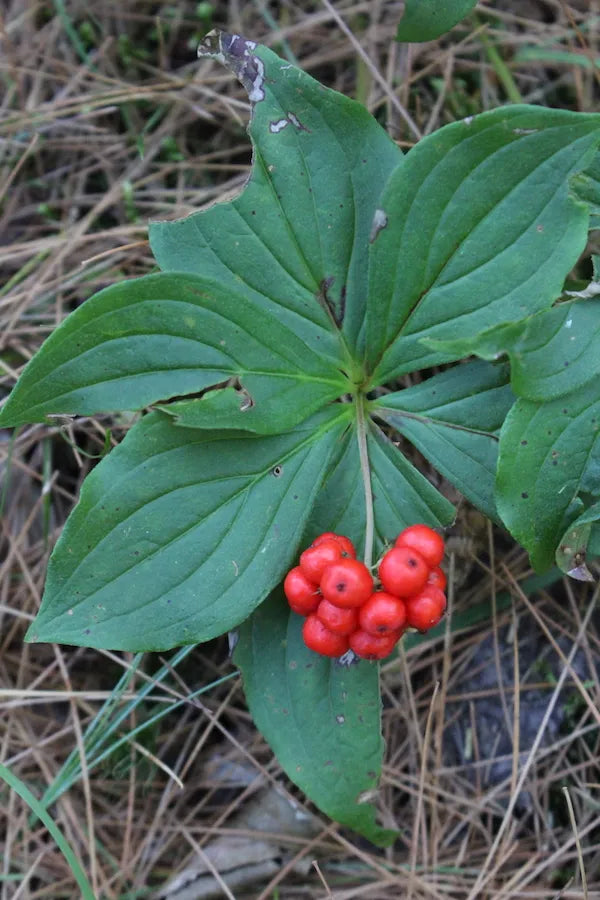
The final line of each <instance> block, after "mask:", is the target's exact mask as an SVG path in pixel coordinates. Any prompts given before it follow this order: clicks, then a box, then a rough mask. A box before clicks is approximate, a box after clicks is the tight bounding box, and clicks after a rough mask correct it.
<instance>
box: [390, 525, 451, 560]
mask: <svg viewBox="0 0 600 900" xmlns="http://www.w3.org/2000/svg"><path fill="white" fill-rule="evenodd" d="M394 546H395V547H410V548H411V550H416V551H417V552H418V553H420V554H421V556H422V557H423V559H424V560H425V562H426V563H427V565H428V566H429V568H430V569H433V568H435V567H436V566H439V564H440V563H441V561H442V559H443V558H444V538H443V537H442V536H441V535H439V534H438V533H437V531H434V530H433V528H429V526H428V525H411V526H410V527H409V528H405V529H404V531H402V532H400V534H399V535H398V537H397V538H396V541H395V544H394Z"/></svg>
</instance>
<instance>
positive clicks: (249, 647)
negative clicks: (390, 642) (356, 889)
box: [234, 591, 397, 846]
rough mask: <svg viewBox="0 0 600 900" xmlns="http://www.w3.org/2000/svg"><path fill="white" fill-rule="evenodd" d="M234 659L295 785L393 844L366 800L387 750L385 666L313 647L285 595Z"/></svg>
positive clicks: (256, 620)
mask: <svg viewBox="0 0 600 900" xmlns="http://www.w3.org/2000/svg"><path fill="white" fill-rule="evenodd" d="M267 648H268V650H267ZM234 662H235V663H236V664H237V665H238V666H239V667H240V669H241V671H242V676H243V680H244V689H245V692H246V699H247V701H248V706H249V707H250V712H251V713H252V717H253V719H254V721H255V723H256V725H257V726H258V728H259V729H260V731H261V732H262V733H263V735H264V736H265V738H266V739H267V740H268V742H269V744H270V745H271V747H272V748H273V750H274V752H275V754H276V756H277V758H278V760H279V762H280V764H281V766H282V768H283V769H284V771H285V772H286V773H287V774H288V775H289V777H290V778H291V779H292V781H294V782H295V783H296V784H297V785H298V786H299V787H300V788H302V790H303V791H305V793H306V794H308V796H309V797H311V798H312V800H313V801H314V802H315V803H316V804H317V806H318V807H319V809H321V810H322V811H323V812H324V813H326V814H327V815H328V816H330V817H331V818H332V819H335V820H336V821H337V822H340V823H341V824H342V825H347V826H348V827H349V828H352V829H353V830H354V831H357V832H359V833H360V834H363V835H364V836H365V837H367V838H368V839H369V840H370V841H372V842H373V843H375V844H379V845H381V846H387V845H389V844H391V843H392V841H393V840H394V839H395V838H396V837H397V834H396V832H394V831H389V830H387V829H384V828H381V827H379V826H378V825H376V823H375V810H374V808H373V806H372V805H371V804H370V803H368V802H367V801H366V798H365V799H363V797H362V795H363V794H365V793H368V792H371V791H373V789H374V788H375V787H376V785H377V780H378V777H379V774H380V772H381V761H382V756H383V749H384V745H383V740H382V737H381V700H380V696H379V677H378V667H377V665H373V664H371V663H367V662H364V661H362V662H359V663H358V664H357V665H352V666H349V667H345V666H341V665H340V664H339V663H338V662H337V661H333V660H329V659H326V658H325V657H323V656H319V655H318V654H316V653H313V652H312V651H311V650H309V649H308V648H307V647H306V646H305V645H304V643H303V641H302V619H301V617H300V616H297V615H296V614H295V613H291V612H290V610H289V607H288V605H287V603H286V601H285V598H284V597H283V595H282V594H281V593H280V592H279V591H276V592H274V593H273V594H272V596H271V597H270V598H269V599H268V600H267V601H266V602H265V603H263V604H262V606H261V607H260V608H259V609H258V610H256V612H255V613H254V615H253V616H252V617H251V618H250V619H248V621H247V622H245V623H244V625H243V626H242V628H241V629H240V634H239V641H238V644H237V647H236V650H235V655H234Z"/></svg>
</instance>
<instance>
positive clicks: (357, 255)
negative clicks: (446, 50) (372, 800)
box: [0, 4, 600, 843]
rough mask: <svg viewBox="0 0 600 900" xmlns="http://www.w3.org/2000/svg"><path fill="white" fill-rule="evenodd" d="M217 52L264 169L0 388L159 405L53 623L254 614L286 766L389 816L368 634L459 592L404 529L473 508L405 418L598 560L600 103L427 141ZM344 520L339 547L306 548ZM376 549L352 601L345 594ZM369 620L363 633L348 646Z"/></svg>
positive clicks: (494, 502) (519, 511) (66, 561)
mask: <svg viewBox="0 0 600 900" xmlns="http://www.w3.org/2000/svg"><path fill="white" fill-rule="evenodd" d="M467 5H468V4H467ZM201 52H202V53H203V54H205V55H208V56H212V57H214V58H216V59H218V60H220V61H221V62H222V63H223V64H224V65H226V66H228V67H229V68H230V69H231V70H232V71H233V72H235V74H236V75H237V77H238V78H239V79H240V80H241V82H242V83H243V84H244V86H245V88H246V89H247V91H248V95H249V98H250V101H251V104H252V108H253V111H252V121H251V125H250V135H251V138H252V143H253V148H254V157H253V165H252V174H251V177H250V180H249V182H248V184H247V185H246V187H245V188H244V190H243V191H242V192H241V193H240V195H239V196H238V197H236V198H235V199H234V200H232V201H231V202H227V203H222V204H217V205H215V206H213V207H211V208H210V209H207V210H205V211H202V212H198V213H196V214H194V215H191V216H189V217H187V218H185V219H183V220H181V221H176V222H156V223H154V224H152V225H151V226H150V243H151V247H152V251H153V253H154V256H155V258H156V261H157V263H158V266H159V268H160V272H157V273H156V274H153V275H149V276H147V277H144V278H138V279H132V280H130V281H125V282H123V283H121V284H117V285H114V286H112V287H108V288H106V289H105V290H103V291H101V292H100V293H98V294H97V295H95V296H94V297H92V298H91V299H90V300H88V301H86V302H85V303H84V304H83V305H82V306H81V307H79V308H78V309H77V310H76V311H75V312H73V313H72V314H71V315H70V316H69V317H68V318H67V319H66V321H65V322H64V323H63V324H62V325H61V326H60V327H59V328H57V330H56V331H55V332H54V333H53V334H52V335H51V336H50V337H49V338H48V340H47V341H46V342H45V344H44V345H43V347H42V348H41V350H40V351H39V353H38V354H37V355H36V356H35V357H34V358H33V359H32V360H31V362H30V363H29V364H28V365H27V366H26V368H25V370H24V371H23V374H22V375H21V377H20V379H19V381H18V383H17V384H16V386H15V388H14V390H13V392H12V394H11V396H10V397H9V398H8V400H7V402H6V404H5V405H4V407H3V409H2V412H1V413H0V425H2V426H19V425H22V424H24V423H30V422H39V423H45V422H48V421H50V418H49V417H52V416H56V415H64V414H67V415H92V414H96V413H102V412H108V411H111V410H118V409H121V410H123V409H125V410H139V411H141V414H140V416H139V418H138V420H137V421H136V423H135V425H134V426H133V427H132V428H131V429H130V431H129V432H128V434H127V436H126V437H125V439H124V440H123V442H122V443H121V444H120V445H119V446H118V447H117V448H116V449H114V450H113V451H112V452H111V453H110V454H109V455H108V456H107V457H106V458H104V459H103V460H102V462H101V463H100V464H99V465H97V466H96V468H95V469H94V470H93V471H92V473H91V474H90V475H89V476H88V478H87V480H86V482H85V484H84V485H83V488H82V491H81V496H80V499H79V503H78V505H77V506H76V508H75V509H74V511H73V512H72V514H71V516H70V517H69V519H68V521H67V523H66V525H65V528H64V531H63V533H62V535H61V537H60V539H59V541H58V543H57V545H56V547H55V549H54V552H53V554H52V558H51V560H50V563H49V566H48V575H47V582H46V589H45V593H44V597H43V601H42V605H41V608H40V611H39V614H38V616H37V618H36V620H35V621H34V622H33V624H32V625H31V627H30V630H29V632H28V635H27V639H28V640H30V641H60V642H63V643H69V644H78V645H87V646H90V647H106V648H111V649H115V650H119V649H120V650H165V649H167V648H170V647H174V646H176V645H180V644H186V643H193V642H197V641H206V640H209V639H210V638H212V637H214V636H215V635H219V634H222V633H223V632H225V631H227V630H230V629H239V640H238V643H237V647H236V650H235V656H234V660H235V663H236V664H237V665H238V666H239V668H240V670H241V672H242V674H243V679H244V686H245V690H246V695H247V699H248V703H249V705H250V709H251V711H252V714H253V716H254V718H255V721H256V723H257V725H258V727H259V728H260V729H261V730H262V732H263V733H264V735H265V736H266V738H267V739H268V740H269V742H270V743H271V745H272V747H273V749H274V750H275V752H276V754H277V756H278V757H279V760H280V762H281V764H282V766H283V768H284V769H285V771H286V772H287V773H288V774H289V776H290V777H291V778H292V779H293V780H294V781H295V782H296V783H297V784H298V785H300V786H301V787H302V788H303V790H304V791H305V792H306V793H307V794H308V795H309V796H310V797H312V798H313V799H314V801H315V802H316V803H317V804H318V805H319V806H320V808H321V809H322V810H324V811H325V812H326V813H327V814H328V815H330V816H331V817H333V818H335V819H337V820H338V821H340V822H341V823H344V824H346V825H348V826H350V827H352V828H354V829H355V830H356V831H358V832H361V833H362V834H364V835H366V836H367V837H368V838H370V839H371V840H372V841H374V842H379V843H385V842H386V841H389V840H391V839H392V838H393V833H391V832H388V831H386V830H384V829H381V828H380V827H379V826H378V825H377V824H376V821H375V811H374V808H373V806H372V805H370V804H369V803H368V802H359V798H361V797H362V796H363V795H366V792H369V791H372V789H373V788H374V787H375V785H376V783H377V778H378V773H379V772H380V769H381V759H382V753H383V742H382V738H381V734H380V699H379V685H378V667H377V664H376V663H373V662H371V661H369V660H370V659H372V658H373V657H375V658H380V657H381V656H385V655H386V653H384V650H385V649H386V648H387V647H388V645H389V642H390V641H391V642H392V644H391V645H390V649H391V646H393V643H394V642H395V641H396V640H397V639H398V637H399V634H400V632H401V631H402V629H404V628H405V627H408V626H410V625H411V623H412V627H417V628H426V627H429V626H430V625H431V623H432V622H433V621H434V620H436V619H439V617H440V616H441V614H442V612H443V609H442V606H443V605H444V602H445V601H444V600H443V599H442V598H443V589H444V586H445V576H444V574H443V571H441V570H440V568H439V544H440V542H439V539H438V541H437V546H438V550H437V551H436V549H435V546H433V545H435V544H436V539H434V540H433V544H432V543H431V541H430V543H429V544H427V542H425V544H423V543H421V544H417V545H416V546H415V545H414V543H411V542H410V541H409V542H408V543H407V542H406V541H403V540H400V542H399V545H398V546H397V547H395V548H394V549H393V550H392V549H391V548H392V545H393V542H394V541H395V539H396V538H397V536H398V535H399V534H401V533H402V532H404V531H405V529H407V528H408V527H409V526H412V525H414V524H419V526H423V525H424V526H427V528H428V529H433V530H434V531H437V533H438V535H439V534H440V533H441V530H442V529H443V527H444V526H446V525H448V524H449V523H450V522H452V520H453V518H454V508H453V506H452V505H451V504H450V503H449V502H448V500H446V499H445V498H444V497H443V496H442V495H441V494H440V493H439V492H438V491H437V490H436V489H435V488H434V487H433V486H432V484H431V483H430V482H429V481H428V480H427V479H426V478H425V477H424V476H423V475H422V474H421V473H420V472H419V471H417V469H415V468H414V467H413V465H412V464H411V462H410V461H409V460H408V459H407V458H406V456H404V455H403V454H402V452H401V451H400V449H399V448H398V446H397V444H396V443H395V442H394V438H398V436H402V437H403V438H404V439H406V440H408V441H409V442H411V443H412V444H413V445H414V446H415V447H417V448H418V450H419V451H421V453H422V454H423V455H424V456H425V457H426V458H427V459H428V460H429V461H430V462H431V463H432V464H433V465H434V466H435V467H436V468H437V469H438V471H439V472H440V473H441V474H442V475H443V476H444V477H445V478H446V479H447V480H448V481H449V482H451V483H453V484H454V485H455V487H456V488H458V490H459V491H461V492H462V494H463V495H464V496H465V497H466V498H467V499H468V500H469V501H470V502H471V503H473V504H474V505H475V506H476V507H478V508H479V509H480V510H482V511H483V512H484V513H485V514H486V515H487V516H489V517H490V518H491V519H492V520H494V521H495V522H498V523H501V524H504V525H505V526H506V527H507V528H508V529H509V531H510V532H511V533H512V534H513V535H514V536H515V537H516V538H517V540H519V541H520V542H521V543H522V544H523V546H524V547H525V548H526V549H527V550H528V551H529V553H530V555H531V559H532V563H533V565H534V566H535V567H536V568H538V569H543V568H544V567H548V566H550V565H551V564H552V563H553V562H554V561H555V560H556V561H557V562H558V564H559V565H560V566H562V568H563V569H564V570H565V571H569V572H572V573H573V574H575V575H576V576H578V577H582V578H585V577H589V573H588V569H587V567H586V554H587V555H588V556H589V555H590V553H593V552H595V550H596V549H597V548H598V544H599V542H598V540H597V534H598V525H597V522H598V517H599V514H600V499H599V497H600V478H599V472H600V444H599V442H598V428H599V425H600V378H599V374H600V352H599V351H598V346H599V340H598V337H599V334H600V300H599V299H598V298H597V297H596V296H595V294H596V293H597V290H596V289H597V281H598V280H599V279H598V260H597V259H596V260H594V266H595V268H594V278H593V280H592V284H591V285H590V286H587V287H586V285H585V284H584V285H581V284H579V285H573V286H572V287H574V288H577V290H573V291H572V293H571V294H565V293H564V287H565V279H566V278H567V276H568V275H569V273H570V271H571V269H572V268H573V267H574V266H575V264H576V263H577V262H578V259H579V257H580V255H581V254H582V252H583V250H584V248H585V247H586V241H587V235H588V227H589V225H590V211H591V212H592V220H591V221H592V225H594V226H595V225H598V224H599V222H600V220H599V219H598V214H599V213H600V188H599V186H600V177H599V172H600V167H599V164H598V156H597V148H598V144H599V142H600V116H596V115H583V114H577V113H571V112H566V111H555V110H550V109H543V108H536V107H530V106H509V107H506V108H502V109H498V110H495V111H492V112H487V113H484V114H482V115H480V116H476V117H474V118H469V119H466V120H464V121H460V122H456V123H453V124H451V125H447V126H445V127H444V128H441V129H440V130H439V131H438V132H436V133H434V134H432V135H430V136H429V137H427V138H425V139H424V140H422V141H420V142H419V143H418V144H417V145H416V146H415V147H414V148H413V149H412V150H410V152H408V153H407V154H406V155H403V154H402V153H401V152H400V150H399V149H398V147H397V146H396V144H395V143H394V142H393V141H392V140H391V139H390V138H389V137H388V135H387V134H386V133H385V131H384V130H383V129H382V128H381V127H380V126H379V124H378V123H377V122H376V121H375V120H374V119H373V118H372V117H371V116H370V115H369V114H368V113H367V111H366V110H365V109H364V108H363V107H362V106H360V105H359V104H357V103H355V102H353V101H352V100H350V99H348V98H346V97H343V96H341V95H339V94H337V93H335V92H333V91H330V90H327V89H325V88H324V87H322V86H321V85H320V84H318V83H317V82H316V81H314V80H313V79H312V78H310V77H309V76H308V75H306V74H305V73H303V72H302V71H300V70H298V69H297V68H295V67H294V66H292V65H290V64H289V63H287V62H284V61H283V60H281V59H280V58H279V57H277V56H276V55H275V54H274V53H272V52H271V51H270V50H268V49H266V48H265V47H261V46H257V45H255V44H254V43H253V42H251V41H248V40H245V39H244V38H242V37H240V36H239V35H227V34H218V33H215V34H212V35H211V36H209V37H208V38H207V39H206V41H205V44H204V45H203V47H202V51H201ZM506 354H507V355H508V356H506ZM475 357H480V358H475ZM414 372H419V373H420V375H419V377H417V378H413V379H412V381H411V382H410V384H411V386H408V387H406V386H404V387H401V385H406V383H407V381H406V377H405V376H408V375H410V373H414ZM401 379H402V381H401ZM324 532H329V534H327V535H326V536H325V537H324V541H323V546H325V544H326V542H327V541H329V543H328V544H327V548H328V549H327V550H326V551H325V550H324V551H322V554H318V553H311V554H308V557H306V556H304V557H300V554H301V553H302V552H303V551H305V550H307V549H308V548H309V546H310V545H311V543H312V542H313V541H314V539H315V538H316V537H317V536H318V535H321V536H323V533H324ZM428 533H429V532H425V533H423V532H421V539H422V538H423V536H424V534H425V536H427V534H428ZM332 535H333V537H332ZM336 535H337V536H340V535H342V536H345V538H346V539H347V541H348V543H347V544H345V545H343V542H341V543H340V542H339V541H338V543H339V546H340V548H341V552H340V553H339V554H338V548H337V547H336V546H333V548H332V546H331V541H333V542H334V544H335V541H336ZM352 546H353V547H354V548H356V551H355V555H356V559H355V556H354V555H353V552H350V548H352ZM387 553H390V554H391V560H392V563H393V564H392V563H390V562H388V563H386V564H385V565H383V564H382V565H383V568H381V567H380V569H381V572H378V569H377V563H378V562H379V561H380V560H381V558H382V557H384V555H385V554H387ZM302 558H303V559H304V560H305V561H306V559H307V558H308V562H305V563H304V568H303V564H302V562H300V564H299V559H302ZM419 559H421V560H422V559H426V566H425V568H426V570H427V573H428V574H426V575H424V574H423V571H424V570H423V569H422V566H421V563H420V562H419ZM323 560H325V561H324V562H323ZM321 564H323V568H322V570H321V572H320V574H319V573H318V569H319V565H321ZM309 566H313V568H309V574H308V575H307V574H306V571H304V570H305V569H307V567H309ZM331 567H338V569H339V567H341V570H342V571H341V574H342V575H343V576H344V577H343V578H342V577H338V578H337V579H332V578H331V577H328V573H329V572H330V571H331ZM388 569H389V571H388ZM290 570H292V571H295V573H296V574H295V575H294V576H293V578H292V581H293V582H294V583H293V586H292V587H291V588H290V584H291V582H290V580H289V579H290V576H288V577H287V578H286V573H288V572H289V571H290ZM351 570H352V572H351ZM416 570H418V573H417V574H418V577H416V578H415V580H414V583H413V584H412V586H411V590H410V591H407V592H406V596H404V597H400V596H399V593H398V590H399V588H398V585H400V593H402V590H403V588H402V585H403V584H404V581H403V580H402V579H403V578H405V577H406V573H407V571H408V572H414V571H416ZM359 572H360V573H362V575H360V577H358V573H359ZM311 573H312V574H311ZM352 573H354V575H356V576H357V578H358V582H360V581H361V578H362V587H360V586H359V593H358V594H356V593H355V594H354V595H353V596H354V597H355V598H356V597H359V599H360V602H359V603H358V605H357V606H356V607H353V606H352V605H351V604H348V605H346V606H344V603H343V602H342V603H341V604H340V602H339V598H340V596H341V595H342V594H343V593H344V591H345V590H346V588H343V587H340V585H344V584H346V585H347V584H349V583H350V581H346V582H345V581H344V578H346V579H350V578H351V575H352ZM317 574H319V581H318V587H315V585H316V584H317V582H316V581H313V580H312V578H313V577H314V578H316V577H317ZM338 575H339V572H338ZM352 577H353V576H352ZM411 577H412V576H411ZM284 579H286V586H287V588H288V589H289V591H290V593H291V594H292V596H291V597H290V594H288V598H289V600H290V604H291V605H292V608H291V609H290V605H289V603H288V602H286V599H285V597H284V594H283V590H282V582H283V581H284ZM379 579H380V580H381V583H380V581H379ZM352 584H354V582H352ZM354 589H355V588H353V590H354ZM360 591H363V593H360ZM415 592H416V593H415ZM381 594H384V595H385V596H384V598H383V599H382V598H381V596H379V597H378V596H377V595H381ZM372 596H375V598H376V599H375V600H371V599H370V598H371V597H372ZM390 597H391V598H392V599H391V600H390ZM415 597H418V598H419V601H418V603H417V601H416V600H415ZM322 598H324V599H327V600H328V603H329V606H327V605H325V606H323V609H322V612H321V615H319V611H318V610H319V604H320V603H321V599H322ZM394 598H395V599H394ZM396 601H399V602H396ZM367 602H368V604H369V605H368V606H366V605H365V604H366V603H367ZM294 604H296V605H295V606H294ZM332 606H333V608H334V609H333V611H332V609H331V607H332ZM403 607H404V610H403ZM344 609H349V610H350V613H349V614H348V613H342V612H341V611H342V610H344ZM352 610H357V612H356V613H353V612H352ZM364 610H366V612H365V611H364ZM361 613H362V618H361ZM404 613H406V621H405V622H404V624H403V625H400V624H399V622H401V621H402V616H403V614H404ZM355 615H358V627H357V619H356V618H355ZM307 623H310V625H307ZM335 628H337V629H338V630H337V631H335V630H334V629H335ZM303 629H304V631H305V632H307V633H309V635H308V642H309V643H310V641H317V640H320V641H321V644H320V646H321V648H322V650H323V649H325V650H328V651H331V652H332V653H333V656H332V655H330V653H329V652H325V653H323V652H315V651H314V650H311V649H310V647H309V646H307V644H306V643H305V641H304V639H303ZM348 629H349V630H348ZM369 629H370V630H369ZM331 635H333V636H334V637H333V638H332V637H331ZM356 635H361V637H360V638H358V637H356ZM323 636H325V638H327V640H326V641H325V643H323ZM334 645H335V646H334ZM346 646H349V647H350V649H351V650H352V653H353V654H354V657H353V658H354V659H356V657H358V658H360V657H363V659H360V661H358V662H355V664H352V665H340V664H339V663H338V660H337V658H336V657H337V654H338V651H339V650H340V649H341V648H344V649H345V648H346ZM387 652H388V653H389V649H388V650H387ZM346 658H348V657H346Z"/></svg>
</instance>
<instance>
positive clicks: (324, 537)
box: [310, 531, 356, 559]
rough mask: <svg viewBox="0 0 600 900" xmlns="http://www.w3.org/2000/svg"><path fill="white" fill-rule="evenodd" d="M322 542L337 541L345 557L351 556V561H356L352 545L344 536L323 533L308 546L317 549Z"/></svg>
mask: <svg viewBox="0 0 600 900" xmlns="http://www.w3.org/2000/svg"><path fill="white" fill-rule="evenodd" d="M323 541H337V542H338V544H339V545H340V547H341V548H342V551H343V553H344V554H345V555H346V556H351V557H352V559H356V550H355V548H354V544H353V543H352V541H351V540H350V538H348V537H346V535H345V534H334V532H333V531H324V532H323V534H320V535H319V537H316V538H315V539H314V541H313V542H312V544H311V545H310V546H311V547H318V546H319V544H322V543H323Z"/></svg>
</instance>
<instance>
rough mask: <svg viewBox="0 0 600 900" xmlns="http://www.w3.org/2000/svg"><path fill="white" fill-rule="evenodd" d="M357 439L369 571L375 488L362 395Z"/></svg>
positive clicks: (358, 399) (371, 553)
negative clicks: (363, 497)
mask: <svg viewBox="0 0 600 900" xmlns="http://www.w3.org/2000/svg"><path fill="white" fill-rule="evenodd" d="M355 400H356V437H357V440H358V456H359V459H360V471H361V473H362V480H363V486H364V490H365V554H364V562H365V565H366V567H367V569H370V568H371V565H372V564H373V534H374V515H373V487H372V485H371V464H370V462H369V451H368V449H367V428H368V427H369V425H368V420H367V416H366V413H365V398H364V395H363V394H362V393H360V392H359V393H357V394H356V397H355Z"/></svg>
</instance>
